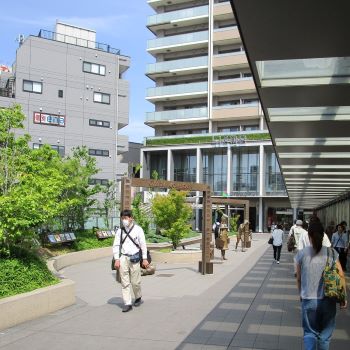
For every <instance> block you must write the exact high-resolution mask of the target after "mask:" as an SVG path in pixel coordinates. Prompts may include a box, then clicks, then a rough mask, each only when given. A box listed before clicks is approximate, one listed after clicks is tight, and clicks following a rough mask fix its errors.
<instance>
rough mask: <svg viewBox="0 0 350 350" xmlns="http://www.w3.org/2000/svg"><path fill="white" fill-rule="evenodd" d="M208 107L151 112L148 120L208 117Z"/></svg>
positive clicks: (147, 117) (147, 115)
mask: <svg viewBox="0 0 350 350" xmlns="http://www.w3.org/2000/svg"><path fill="white" fill-rule="evenodd" d="M207 117H208V109H207V108H206V107H203V108H191V109H177V110H173V111H160V112H149V113H147V114H146V121H162V120H172V119H189V118H207Z"/></svg>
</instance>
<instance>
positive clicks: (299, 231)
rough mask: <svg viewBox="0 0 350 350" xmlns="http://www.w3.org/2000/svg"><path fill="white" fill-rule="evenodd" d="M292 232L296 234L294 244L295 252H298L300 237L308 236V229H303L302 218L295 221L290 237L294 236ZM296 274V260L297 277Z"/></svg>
mask: <svg viewBox="0 0 350 350" xmlns="http://www.w3.org/2000/svg"><path fill="white" fill-rule="evenodd" d="M292 234H294V238H295V245H294V250H293V252H294V253H295V254H297V253H298V249H299V248H300V247H301V246H300V245H299V240H300V237H308V233H307V231H306V230H304V229H303V221H302V220H297V221H296V222H295V226H293V227H292V228H291V230H290V232H289V235H288V238H289V239H290V237H291V236H292ZM294 258H295V256H294ZM296 275H297V264H296V262H295V261H294V277H296Z"/></svg>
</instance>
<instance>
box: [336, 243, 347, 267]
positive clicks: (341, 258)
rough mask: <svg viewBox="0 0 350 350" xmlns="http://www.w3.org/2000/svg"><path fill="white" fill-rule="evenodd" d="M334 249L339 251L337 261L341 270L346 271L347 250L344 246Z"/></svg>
mask: <svg viewBox="0 0 350 350" xmlns="http://www.w3.org/2000/svg"><path fill="white" fill-rule="evenodd" d="M335 250H336V251H337V252H338V253H339V262H340V265H341V267H342V268H343V271H346V262H347V258H348V257H347V255H348V252H347V251H346V250H345V249H344V248H335Z"/></svg>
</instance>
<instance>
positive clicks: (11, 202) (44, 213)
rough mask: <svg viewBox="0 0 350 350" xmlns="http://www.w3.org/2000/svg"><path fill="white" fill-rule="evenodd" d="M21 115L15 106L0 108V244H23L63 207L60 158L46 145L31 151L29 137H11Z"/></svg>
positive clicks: (5, 247) (19, 125) (6, 247)
mask: <svg viewBox="0 0 350 350" xmlns="http://www.w3.org/2000/svg"><path fill="white" fill-rule="evenodd" d="M24 118H25V116H24V115H23V113H22V111H21V107H20V106H18V105H15V106H13V107H11V108H6V109H1V110H0V191H1V192H0V246H1V250H2V252H3V253H8V252H9V250H10V246H11V245H14V244H17V245H21V244H23V243H24V242H25V241H26V240H28V238H30V237H31V236H32V234H33V233H34V230H35V228H36V227H37V226H39V225H41V224H42V223H44V222H46V221H48V220H50V219H52V218H53V217H54V216H55V215H57V214H58V213H59V212H60V210H61V209H62V207H63V205H64V204H63V203H61V202H60V201H59V198H60V195H61V191H62V188H63V187H64V184H65V183H66V182H67V177H66V176H65V174H63V173H62V171H61V170H62V160H61V158H60V157H59V155H58V153H57V152H56V151H53V150H52V149H51V148H50V147H49V146H44V147H42V148H40V149H38V150H32V149H30V148H29V146H28V141H29V139H30V137H29V136H28V135H24V136H22V137H15V134H14V131H13V130H14V129H19V128H23V120H24Z"/></svg>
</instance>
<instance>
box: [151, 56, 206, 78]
mask: <svg viewBox="0 0 350 350" xmlns="http://www.w3.org/2000/svg"><path fill="white" fill-rule="evenodd" d="M207 70H208V56H202V57H193V58H185V59H181V60H174V61H164V62H157V63H151V64H148V65H147V68H146V74H147V75H148V76H152V77H167V76H172V75H174V74H176V75H181V74H185V75H187V74H192V73H201V72H206V71H207Z"/></svg>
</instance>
